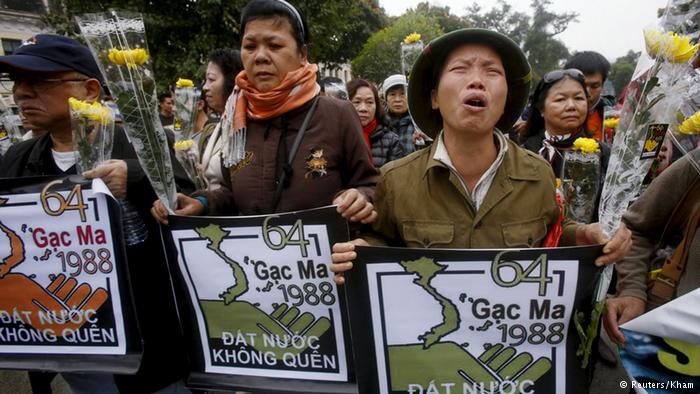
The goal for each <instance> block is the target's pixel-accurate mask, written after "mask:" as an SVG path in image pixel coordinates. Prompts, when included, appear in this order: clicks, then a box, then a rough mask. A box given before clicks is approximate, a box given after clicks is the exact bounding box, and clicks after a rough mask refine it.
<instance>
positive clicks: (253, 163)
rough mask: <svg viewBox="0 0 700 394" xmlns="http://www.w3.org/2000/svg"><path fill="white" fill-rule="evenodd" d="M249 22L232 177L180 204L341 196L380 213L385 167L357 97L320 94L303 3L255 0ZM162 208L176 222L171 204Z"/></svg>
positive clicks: (233, 105) (274, 207)
mask: <svg viewBox="0 0 700 394" xmlns="http://www.w3.org/2000/svg"><path fill="white" fill-rule="evenodd" d="M241 31H242V32H243V37H242V45H241V58H242V60H243V66H244V70H243V71H241V73H240V74H238V76H237V77H236V87H235V88H234V91H233V94H232V95H231V97H229V99H228V102H227V104H226V110H225V113H224V116H223V119H222V132H223V133H224V135H223V138H224V144H223V150H222V156H223V158H224V159H223V161H224V163H223V164H224V167H225V168H227V169H228V171H229V177H227V178H228V180H230V184H228V185H224V187H222V188H221V189H218V190H214V191H200V192H197V193H195V194H194V197H188V196H185V195H182V194H179V195H178V199H177V200H178V209H177V210H176V211H175V213H176V214H179V215H254V214H268V213H273V212H288V211H295V210H302V209H309V208H314V207H319V206H324V205H328V204H331V203H333V204H337V205H338V212H340V213H341V214H342V215H343V217H345V218H347V219H349V220H350V221H354V222H362V223H370V222H371V221H373V220H374V218H375V216H376V212H374V209H373V206H372V203H371V199H372V194H373V190H374V186H375V184H376V181H377V178H378V172H377V170H376V169H375V168H374V166H373V165H372V162H371V159H370V157H369V155H368V154H367V147H366V146H365V144H364V141H363V138H362V126H361V124H360V121H359V119H358V117H357V115H356V113H355V109H354V108H353V106H352V105H351V104H350V103H349V102H347V101H340V100H335V99H332V98H328V97H320V96H319V92H320V87H319V85H318V84H317V83H316V71H317V70H318V68H317V66H316V65H315V64H311V63H309V62H308V60H307V50H308V48H307V44H308V28H307V26H306V22H305V21H304V19H303V18H302V16H301V14H300V13H299V11H298V10H296V9H295V8H294V7H293V6H292V5H291V4H289V3H287V2H286V1H283V0H252V1H250V2H249V3H248V4H247V5H246V7H245V8H244V9H243V11H242V13H241ZM297 137H299V138H297ZM152 212H153V215H154V216H155V217H156V218H157V219H158V220H159V221H161V222H163V223H166V221H167V213H168V212H167V209H166V208H165V207H164V206H163V205H162V204H160V203H159V202H156V203H155V204H154V207H153V209H152Z"/></svg>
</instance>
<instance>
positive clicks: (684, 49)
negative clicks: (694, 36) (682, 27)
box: [644, 30, 699, 63]
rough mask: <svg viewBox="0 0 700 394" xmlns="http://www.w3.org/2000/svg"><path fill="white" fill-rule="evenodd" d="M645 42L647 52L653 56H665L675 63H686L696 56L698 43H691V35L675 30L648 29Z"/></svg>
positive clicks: (645, 33) (664, 57)
mask: <svg viewBox="0 0 700 394" xmlns="http://www.w3.org/2000/svg"><path fill="white" fill-rule="evenodd" d="M644 42H645V44H646V47H647V53H649V56H651V57H653V58H659V57H661V58H663V59H666V60H668V61H670V62H673V63H686V62H688V61H689V60H690V59H692V58H693V56H695V54H696V53H697V51H698V47H699V46H698V44H695V45H691V44H690V37H688V36H679V35H678V34H676V33H674V32H666V33H663V32H659V31H656V30H646V31H645V32H644Z"/></svg>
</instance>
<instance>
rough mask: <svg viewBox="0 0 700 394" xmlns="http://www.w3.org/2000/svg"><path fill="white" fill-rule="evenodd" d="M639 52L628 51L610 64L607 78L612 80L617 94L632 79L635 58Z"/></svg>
mask: <svg viewBox="0 0 700 394" xmlns="http://www.w3.org/2000/svg"><path fill="white" fill-rule="evenodd" d="M641 54H642V53H641V52H635V51H629V52H627V54H626V55H625V56H621V57H618V58H617V60H615V62H614V63H613V64H612V68H611V70H610V75H609V76H608V79H609V80H610V82H612V84H613V87H614V88H615V93H616V94H617V95H619V94H620V93H622V89H624V88H625V86H626V85H627V84H628V83H629V82H630V80H631V79H632V74H634V69H635V67H636V66H637V60H638V59H639V56H641Z"/></svg>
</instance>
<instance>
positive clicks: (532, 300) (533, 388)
mask: <svg viewBox="0 0 700 394" xmlns="http://www.w3.org/2000/svg"><path fill="white" fill-rule="evenodd" d="M600 250H601V247H600V246H595V247H576V248H553V249H527V250H513V249H511V250H502V251H499V250H446V249H443V250H439V249H399V248H378V247H358V248H357V255H358V257H357V262H356V264H355V266H354V268H353V269H352V270H351V271H350V272H349V274H346V275H347V282H346V283H347V284H346V286H347V287H348V289H347V291H348V299H349V304H350V316H351V321H350V324H351V330H352V335H353V343H354V346H355V350H356V357H357V358H358V359H361V360H364V362H363V363H362V364H358V365H357V368H356V370H357V378H358V383H359V389H360V392H368V393H369V392H371V393H405V392H408V393H413V394H426V393H441V394H445V393H451V394H457V393H458V394H462V393H493V392H513V393H576V392H582V393H583V392H585V393H587V392H588V379H589V377H590V374H591V365H592V364H593V362H592V361H593V360H592V359H591V356H592V351H593V349H594V343H595V339H596V337H597V333H598V329H599V326H598V322H599V317H600V313H601V311H602V309H601V308H602V304H596V303H595V302H594V300H595V294H594V293H595V291H594V290H595V288H596V282H597V280H598V278H599V276H600V272H601V270H600V269H598V268H596V267H595V266H594V264H593V261H594V259H595V257H597V256H598V255H599V253H600Z"/></svg>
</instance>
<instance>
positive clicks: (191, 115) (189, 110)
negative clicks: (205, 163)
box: [173, 78, 199, 141]
mask: <svg viewBox="0 0 700 394" xmlns="http://www.w3.org/2000/svg"><path fill="white" fill-rule="evenodd" d="M198 98H199V90H198V89H197V88H195V87H194V83H193V82H192V81H191V80H189V79H183V78H180V79H178V80H177V82H176V83H175V124H174V128H173V129H174V132H175V140H176V141H186V140H189V139H191V138H192V134H193V133H194V120H195V117H196V115H197V99H198Z"/></svg>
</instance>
